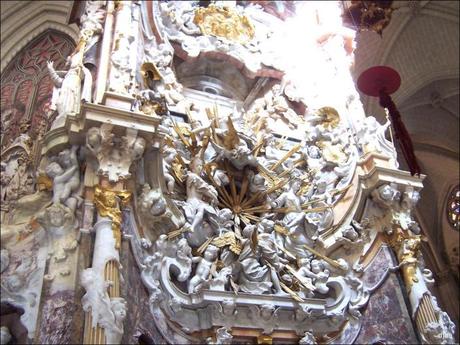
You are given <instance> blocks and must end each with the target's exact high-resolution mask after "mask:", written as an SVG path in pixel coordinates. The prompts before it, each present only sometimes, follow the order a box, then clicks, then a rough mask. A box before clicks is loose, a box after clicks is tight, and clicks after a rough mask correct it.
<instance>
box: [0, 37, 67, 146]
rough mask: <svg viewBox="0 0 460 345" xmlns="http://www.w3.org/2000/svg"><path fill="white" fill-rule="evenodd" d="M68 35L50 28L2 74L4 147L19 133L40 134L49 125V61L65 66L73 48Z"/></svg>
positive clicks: (56, 65)
mask: <svg viewBox="0 0 460 345" xmlns="http://www.w3.org/2000/svg"><path fill="white" fill-rule="evenodd" d="M74 46H75V45H74V42H73V40H72V38H71V37H69V36H68V35H65V34H62V33H61V32H58V31H55V30H47V31H45V32H43V33H42V34H41V35H39V36H37V37H36V38H35V39H34V40H32V41H31V42H29V44H27V45H26V46H25V47H24V48H23V49H22V50H21V51H20V52H18V54H17V55H16V56H14V59H12V60H11V61H10V63H9V64H8V65H7V66H6V68H5V69H4V71H3V72H2V74H1V89H0V92H1V113H2V124H3V126H2V141H1V143H2V147H4V148H6V147H7V146H8V145H9V144H10V143H11V142H12V141H13V140H14V139H15V138H17V137H18V136H19V135H20V134H28V135H29V136H30V137H31V138H32V139H36V138H38V137H40V133H42V132H44V131H45V130H46V129H47V127H48V122H49V121H48V120H49V116H50V115H51V113H52V111H51V110H50V107H49V106H50V100H51V93H52V89H53V83H52V81H51V79H50V77H49V75H48V72H47V67H46V62H47V61H48V60H52V61H54V65H55V67H56V68H58V69H63V68H64V65H65V61H66V57H67V56H68V55H70V54H71V53H72V51H73V49H74Z"/></svg>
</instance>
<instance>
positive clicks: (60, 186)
mask: <svg viewBox="0 0 460 345" xmlns="http://www.w3.org/2000/svg"><path fill="white" fill-rule="evenodd" d="M77 149H78V146H76V145H74V146H72V148H71V149H70V151H69V150H64V151H63V152H61V153H60V155H59V158H60V164H59V163H58V162H56V161H53V162H51V163H50V164H48V166H47V167H46V169H45V172H46V174H47V175H48V176H49V177H51V178H52V179H53V203H54V204H59V203H61V204H65V205H66V206H67V207H69V208H70V209H71V210H72V211H75V209H76V207H77V202H78V200H79V198H78V196H77V195H75V193H76V192H77V190H78V187H79V186H80V172H79V169H78V160H77V153H76V152H77ZM67 155H68V157H67ZM59 158H58V159H59Z"/></svg>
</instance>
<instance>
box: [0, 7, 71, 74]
mask: <svg viewBox="0 0 460 345" xmlns="http://www.w3.org/2000/svg"><path fill="white" fill-rule="evenodd" d="M72 5H73V1H17V2H11V4H5V5H4V4H2V7H6V8H5V9H3V11H2V12H3V13H2V17H1V20H2V39H1V43H2V51H1V65H0V71H1V72H2V73H3V71H4V69H5V68H6V66H7V65H8V64H9V63H10V62H11V60H12V59H13V58H14V57H15V56H16V55H17V54H18V53H19V51H21V49H22V48H24V47H25V46H26V45H27V44H29V43H30V42H31V41H32V40H34V39H35V38H36V37H37V36H39V35H40V34H42V33H43V32H45V31H47V30H55V31H59V32H62V33H64V34H66V35H68V36H70V37H71V38H72V40H73V42H76V41H77V39H78V27H77V26H76V25H75V24H72V25H68V24H67V19H68V17H69V14H70V11H71V9H72ZM7 6H8V7H7ZM24 13H26V15H24Z"/></svg>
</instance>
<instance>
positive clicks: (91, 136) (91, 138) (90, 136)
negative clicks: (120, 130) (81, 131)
mask: <svg viewBox="0 0 460 345" xmlns="http://www.w3.org/2000/svg"><path fill="white" fill-rule="evenodd" d="M86 142H87V144H88V145H90V146H92V147H93V148H96V147H98V146H99V145H100V144H101V135H100V131H99V128H96V127H92V128H90V129H89V130H88V133H87V134H86Z"/></svg>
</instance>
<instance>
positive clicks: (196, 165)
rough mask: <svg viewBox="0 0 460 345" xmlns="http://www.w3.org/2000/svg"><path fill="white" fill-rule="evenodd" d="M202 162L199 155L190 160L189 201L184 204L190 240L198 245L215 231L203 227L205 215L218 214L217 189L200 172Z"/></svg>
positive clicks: (188, 174) (188, 178)
mask: <svg viewBox="0 0 460 345" xmlns="http://www.w3.org/2000/svg"><path fill="white" fill-rule="evenodd" d="M201 170H202V162H201V159H200V158H199V157H194V158H193V159H192V161H191V162H190V171H189V172H188V173H187V181H186V188H187V201H186V202H185V203H183V204H182V207H183V209H184V211H185V216H186V218H187V221H188V222H189V224H190V230H191V232H192V234H191V236H192V238H189V241H190V242H191V243H193V244H195V245H197V246H199V245H201V244H202V243H203V242H204V241H205V240H206V239H207V237H208V235H210V234H211V233H212V232H213V231H212V229H208V232H209V233H206V231H207V230H206V229H204V227H203V222H204V218H205V215H206V214H207V215H212V216H216V215H217V213H216V209H215V207H214V205H217V202H218V201H217V191H216V189H215V188H214V187H213V186H211V185H210V184H208V183H206V182H205V181H204V180H203V179H202V178H201V177H200V176H199V173H200V171H201Z"/></svg>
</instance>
